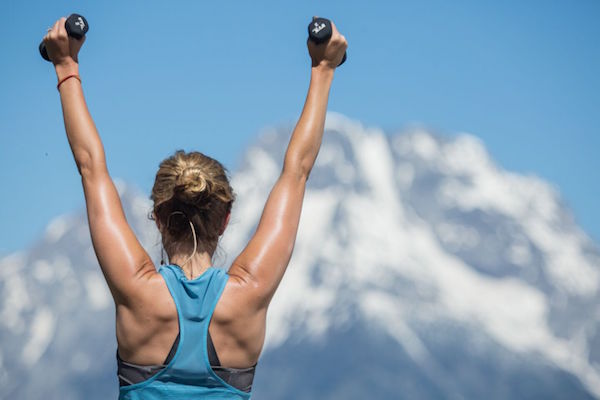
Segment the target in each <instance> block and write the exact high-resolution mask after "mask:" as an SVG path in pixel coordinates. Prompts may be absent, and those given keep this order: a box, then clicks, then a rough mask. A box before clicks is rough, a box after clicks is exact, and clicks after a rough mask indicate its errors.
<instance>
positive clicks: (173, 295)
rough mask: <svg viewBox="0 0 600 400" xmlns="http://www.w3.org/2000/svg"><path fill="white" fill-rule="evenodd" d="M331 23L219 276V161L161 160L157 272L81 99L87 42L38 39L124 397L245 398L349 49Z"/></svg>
mask: <svg viewBox="0 0 600 400" xmlns="http://www.w3.org/2000/svg"><path fill="white" fill-rule="evenodd" d="M332 28H333V35H332V38H331V39H330V40H329V42H327V43H324V44H320V45H315V44H313V43H312V42H309V43H308V51H309V54H310V56H311V59H312V68H311V80H310V87H309V90H308V95H307V99H306V103H305V105H304V109H303V111H302V115H301V117H300V119H299V121H298V124H297V125H296V127H295V129H294V132H293V134H292V137H291V139H290V143H289V146H288V149H287V152H286V155H285V160H284V165H283V169H282V172H281V175H280V177H279V179H278V180H277V182H276V183H275V185H274V187H273V189H272V191H271V193H270V195H269V198H268V200H267V202H266V204H265V208H264V211H263V214H262V217H261V219H260V222H259V224H258V227H257V229H256V232H255V234H254V236H253V237H252V238H251V240H250V241H249V242H248V245H247V246H246V248H245V249H244V250H243V251H242V253H241V254H240V255H239V256H238V257H237V258H236V259H235V261H234V262H233V263H232V265H231V266H230V268H229V270H228V272H224V271H223V270H221V269H216V268H214V267H212V256H213V254H214V252H215V248H216V246H217V242H218V240H219V237H220V236H221V235H222V234H223V232H224V231H225V228H226V227H227V223H228V221H229V215H230V211H231V205H232V203H233V200H234V196H233V191H232V189H231V187H230V186H229V182H228V179H227V176H226V173H225V171H224V169H223V167H222V166H221V164H220V163H218V162H217V161H215V160H213V159H212V158H210V157H207V156H205V155H203V154H201V153H197V152H191V153H185V152H183V151H178V152H176V153H175V154H174V155H173V156H171V157H169V158H167V159H165V160H164V161H163V162H162V163H161V164H160V168H159V171H158V173H157V175H156V180H155V183H154V187H153V189H152V196H151V198H152V200H153V201H154V206H153V217H154V218H155V220H156V224H157V227H158V229H159V231H160V233H161V235H162V242H163V246H164V249H165V251H166V253H167V256H168V260H169V264H168V265H162V266H161V267H160V268H159V269H158V271H157V269H156V268H155V266H154V264H153V262H152V260H151V259H150V257H149V256H148V254H147V253H146V251H145V250H144V249H143V248H142V246H141V245H140V243H139V242H138V240H137V239H136V237H135V235H134V233H133V231H132V230H131V228H130V227H129V225H128V224H127V221H126V219H125V215H124V213H123V209H122V206H121V202H120V199H119V196H118V193H117V191H116V189H115V186H114V184H113V182H112V180H111V178H110V176H109V174H108V171H107V167H106V159H105V155H104V149H103V147H102V142H101V141H100V137H99V136H98V132H97V131H96V128H95V126H94V122H93V121H92V118H91V116H90V114H89V112H88V109H87V106H86V104H85V100H84V97H83V92H82V88H81V80H80V78H79V71H78V60H77V54H78V52H79V49H80V48H81V46H82V44H83V41H84V40H85V39H83V40H81V41H79V40H76V39H73V38H70V37H68V36H67V33H66V30H65V18H61V19H60V20H58V21H57V22H56V23H55V24H54V26H53V27H52V28H51V29H49V30H48V34H47V35H46V36H45V37H44V42H45V44H46V48H47V51H48V55H49V57H50V59H51V60H52V62H53V64H54V66H55V69H56V75H57V77H58V86H57V87H58V90H59V92H60V98H61V103H62V108H63V116H64V122H65V130H66V133H67V137H68V140H69V144H70V146H71V150H72V152H73V156H74V158H75V162H76V164H77V168H78V170H79V173H80V174H81V178H82V183H83V190H84V193H85V199H86V206H87V214H88V221H89V227H90V232H91V237H92V243H93V246H94V250H95V252H96V256H97V258H98V262H99V264H100V267H101V268H102V272H103V274H104V277H105V278H106V282H107V283H108V286H109V288H110V291H111V294H112V296H113V298H114V301H115V306H116V334H117V343H118V351H117V360H118V375H119V381H120V396H119V397H120V398H121V399H164V398H169V399H180V398H181V399H183V398H192V397H193V398H203V399H249V398H250V393H251V384H252V379H253V376H254V370H255V367H256V364H257V361H258V358H259V355H260V352H261V349H262V346H263V343H264V338H265V329H266V327H265V321H266V315H267V307H268V306H269V302H270V300H271V298H272V297H273V294H274V293H275V290H276V289H277V286H278V285H279V282H280V281H281V278H282V277H283V274H284V272H285V270H286V267H287V265H288V262H289V260H290V257H291V254H292V250H293V247H294V241H295V239H296V232H297V229H298V223H299V220H300V211H301V208H302V200H303V197H304V190H305V186H306V181H307V179H308V176H309V174H310V171H311V169H312V167H313V165H314V162H315V159H316V157H317V153H318V151H319V147H320V145H321V140H322V136H323V128H324V123H325V113H326V109H327V101H328V96H329V89H330V87H331V83H332V80H333V74H334V70H335V68H336V67H337V66H338V65H339V63H340V61H341V60H342V57H343V55H344V53H345V50H346V47H347V43H346V40H345V38H344V37H343V36H342V35H340V34H339V33H338V31H337V30H336V28H335V25H334V26H333V27H332ZM194 396H197V397H194Z"/></svg>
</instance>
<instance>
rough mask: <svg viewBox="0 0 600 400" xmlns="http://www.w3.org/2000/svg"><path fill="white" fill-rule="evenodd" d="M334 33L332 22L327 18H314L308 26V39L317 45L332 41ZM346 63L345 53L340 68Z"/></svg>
mask: <svg viewBox="0 0 600 400" xmlns="http://www.w3.org/2000/svg"><path fill="white" fill-rule="evenodd" d="M332 33H333V30H332V28H331V21H330V20H328V19H327V18H313V20H312V21H311V23H310V24H308V39H309V40H310V41H312V42H313V43H315V44H321V43H324V42H326V41H328V40H329V39H331V35H332ZM345 61H346V53H344V57H343V58H342V61H341V62H340V64H339V65H338V67H339V66H340V65H342V64H343V63H344V62H345Z"/></svg>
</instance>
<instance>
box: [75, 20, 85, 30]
mask: <svg viewBox="0 0 600 400" xmlns="http://www.w3.org/2000/svg"><path fill="white" fill-rule="evenodd" d="M75 25H77V26H78V27H79V29H81V30H84V29H85V22H83V19H82V18H81V17H79V18H77V21H75Z"/></svg>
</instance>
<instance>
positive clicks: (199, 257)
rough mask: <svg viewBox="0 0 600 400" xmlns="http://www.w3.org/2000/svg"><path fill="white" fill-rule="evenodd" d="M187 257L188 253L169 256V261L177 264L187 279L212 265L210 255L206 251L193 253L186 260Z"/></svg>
mask: <svg viewBox="0 0 600 400" xmlns="http://www.w3.org/2000/svg"><path fill="white" fill-rule="evenodd" d="M189 257H190V256H189V254H173V255H172V256H169V263H170V264H177V265H179V266H180V267H181V269H182V270H183V272H184V274H185V276H186V277H187V278H188V279H195V278H197V277H198V276H200V275H202V274H203V273H204V271H206V270H207V269H208V268H210V267H211V266H212V257H211V256H210V254H208V253H207V252H206V251H204V252H202V253H196V254H194V256H193V257H192V258H191V259H190V260H189V261H187V262H186V260H187V259H188V258H189ZM183 263H185V265H183Z"/></svg>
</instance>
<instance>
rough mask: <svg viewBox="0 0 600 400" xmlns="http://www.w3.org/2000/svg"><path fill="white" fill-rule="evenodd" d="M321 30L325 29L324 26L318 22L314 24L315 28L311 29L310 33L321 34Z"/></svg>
mask: <svg viewBox="0 0 600 400" xmlns="http://www.w3.org/2000/svg"><path fill="white" fill-rule="evenodd" d="M323 29H325V24H324V23H323V22H321V23H320V24H319V23H318V22H315V27H314V28H313V29H312V33H314V34H315V35H316V34H317V33H319V32H321V31H322V30H323Z"/></svg>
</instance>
